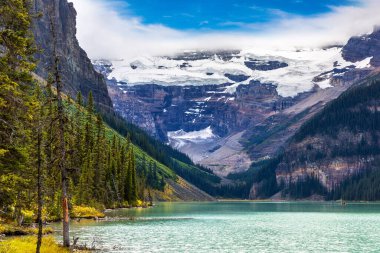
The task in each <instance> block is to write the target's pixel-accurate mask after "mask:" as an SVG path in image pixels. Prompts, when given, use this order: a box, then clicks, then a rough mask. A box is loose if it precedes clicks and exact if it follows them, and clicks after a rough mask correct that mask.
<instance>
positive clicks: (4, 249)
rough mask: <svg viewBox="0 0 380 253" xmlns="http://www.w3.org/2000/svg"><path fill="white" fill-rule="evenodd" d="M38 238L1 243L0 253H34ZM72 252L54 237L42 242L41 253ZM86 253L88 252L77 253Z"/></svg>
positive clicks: (45, 238)
mask: <svg viewBox="0 0 380 253" xmlns="http://www.w3.org/2000/svg"><path fill="white" fill-rule="evenodd" d="M36 245H37V238H36V237H35V236H22V237H14V238H11V239H7V240H4V241H0V253H10V252H12V253H34V252H36ZM69 252H70V250H69V249H67V248H63V247H61V246H59V245H58V244H57V242H56V241H55V239H54V237H53V236H45V237H44V238H43V240H42V246H41V253H69ZM76 252H81V253H85V252H88V251H76Z"/></svg>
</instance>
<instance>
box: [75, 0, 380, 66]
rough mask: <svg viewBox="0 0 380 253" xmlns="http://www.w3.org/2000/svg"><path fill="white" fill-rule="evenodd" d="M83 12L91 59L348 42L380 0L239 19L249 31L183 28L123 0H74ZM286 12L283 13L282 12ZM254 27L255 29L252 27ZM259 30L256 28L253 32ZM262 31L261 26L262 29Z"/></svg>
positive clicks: (81, 29) (374, 17)
mask: <svg viewBox="0 0 380 253" xmlns="http://www.w3.org/2000/svg"><path fill="white" fill-rule="evenodd" d="M71 1H72V2H74V6H75V8H76V10H77V12H78V20H77V23H78V39H79V42H80V44H81V46H82V47H83V48H84V49H85V50H86V51H87V52H88V54H89V56H90V57H91V58H92V59H97V58H112V59H120V58H124V59H126V58H134V57H137V56H141V55H166V54H172V53H175V52H178V51H182V50H186V49H244V48H250V47H255V48H263V47H265V48H267V47H271V48H284V47H287V48H288V47H290V46H292V47H317V46H325V45H329V44H336V43H340V44H342V43H345V42H346V41H347V40H348V39H349V38H350V37H351V36H353V35H359V34H363V33H369V32H371V31H372V29H373V27H374V25H377V24H380V15H379V13H380V1H379V0H357V1H355V5H354V6H348V7H347V6H346V7H331V12H330V13H328V14H323V15H317V16H313V17H300V16H295V15H287V14H286V13H277V19H276V20H275V21H273V22H270V23H266V24H239V25H241V26H242V27H244V28H245V31H246V32H226V31H178V30H175V29H171V28H168V27H165V26H163V25H160V24H156V25H144V24H143V23H142V22H141V19H140V18H138V17H133V16H132V15H128V13H127V14H125V13H124V15H121V14H120V13H119V12H118V11H117V10H119V9H124V8H120V6H119V5H120V4H121V3H120V2H115V1H110V0H71ZM279 14H281V15H279ZM249 29H252V31H251V32H249ZM253 30H255V32H253ZM258 30H259V31H258Z"/></svg>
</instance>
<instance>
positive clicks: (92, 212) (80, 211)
mask: <svg viewBox="0 0 380 253" xmlns="http://www.w3.org/2000/svg"><path fill="white" fill-rule="evenodd" d="M71 216H72V218H85V219H91V218H104V217H105V215H104V213H102V212H99V211H98V210H96V209H95V208H94V207H89V206H73V211H72V214H71Z"/></svg>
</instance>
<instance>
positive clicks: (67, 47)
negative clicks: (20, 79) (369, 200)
mask: <svg viewBox="0 0 380 253" xmlns="http://www.w3.org/2000/svg"><path fill="white" fill-rule="evenodd" d="M33 11H34V12H35V13H39V14H41V16H40V17H38V18H36V19H35V20H34V24H33V33H34V37H35V41H36V44H37V47H38V49H39V53H37V55H36V58H37V59H38V65H37V70H36V73H37V74H38V75H40V76H41V77H43V78H47V77H48V73H49V71H50V70H51V66H52V55H53V36H52V33H51V31H52V29H51V27H52V25H51V24H53V25H54V28H55V34H56V40H57V49H56V50H57V53H58V56H59V67H60V70H61V72H62V81H63V83H64V90H65V92H66V93H67V94H69V95H71V96H72V97H73V98H75V97H76V94H77V92H78V91H80V92H81V93H82V94H83V95H84V96H85V97H86V96H87V95H88V93H89V92H90V91H92V92H93V95H94V100H95V102H96V104H97V105H98V107H99V108H102V109H109V108H112V102H111V99H110V97H109V96H108V92H107V85H106V82H105V80H104V77H103V76H102V75H101V74H99V73H97V72H96V71H95V70H94V67H93V65H92V63H91V61H90V59H89V58H88V57H87V54H86V52H85V51H84V50H83V49H82V48H81V47H80V46H79V43H78V40H77V38H76V11H75V9H74V7H73V4H72V3H68V1H67V0H35V1H34V3H33Z"/></svg>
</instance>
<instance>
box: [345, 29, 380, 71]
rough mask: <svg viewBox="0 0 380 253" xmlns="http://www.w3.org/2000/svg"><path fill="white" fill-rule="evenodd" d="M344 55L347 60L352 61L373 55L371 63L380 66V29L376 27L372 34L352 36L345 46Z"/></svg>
mask: <svg viewBox="0 0 380 253" xmlns="http://www.w3.org/2000/svg"><path fill="white" fill-rule="evenodd" d="M342 55H343V58H344V59H345V60H346V61H350V62H357V61H362V60H364V59H366V58H368V57H373V58H372V59H371V65H372V66H373V67H380V29H378V28H377V29H375V31H374V32H373V33H372V34H370V35H364V36H360V37H353V38H351V39H350V40H349V41H348V43H347V45H346V46H344V47H343V51H342Z"/></svg>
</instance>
